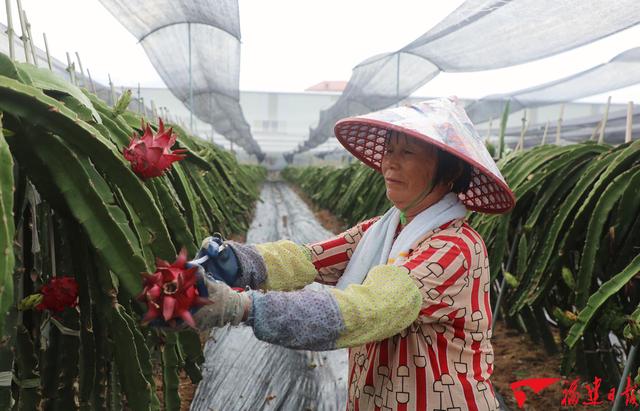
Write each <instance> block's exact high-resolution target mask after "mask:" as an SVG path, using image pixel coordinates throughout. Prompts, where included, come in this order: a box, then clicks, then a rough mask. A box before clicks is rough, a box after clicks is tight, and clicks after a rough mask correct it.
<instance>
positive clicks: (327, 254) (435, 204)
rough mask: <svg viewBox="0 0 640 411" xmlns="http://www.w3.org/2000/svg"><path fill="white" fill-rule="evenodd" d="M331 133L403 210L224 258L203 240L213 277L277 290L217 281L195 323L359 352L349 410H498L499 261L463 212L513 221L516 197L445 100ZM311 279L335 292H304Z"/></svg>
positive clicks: (359, 120) (231, 246)
mask: <svg viewBox="0 0 640 411" xmlns="http://www.w3.org/2000/svg"><path fill="white" fill-rule="evenodd" d="M335 135H336V137H337V138H338V140H340V142H341V143H342V144H343V145H344V146H345V147H346V148H347V149H348V150H349V151H350V152H351V153H353V154H354V155H355V156H356V157H357V158H358V159H360V160H361V161H363V162H364V163H365V164H366V165H368V166H369V167H372V168H374V169H375V170H376V171H379V172H381V173H382V174H383V176H384V181H385V185H386V190H387V197H388V198H389V199H390V200H391V202H392V203H393V204H394V207H392V208H391V209H390V210H389V211H388V212H386V213H385V214H384V215H383V216H381V217H376V218H373V219H371V220H368V221H364V222H361V223H360V224H358V225H356V226H355V227H353V228H351V229H349V230H347V231H345V232H344V233H342V234H340V235H338V236H336V237H334V238H331V239H328V240H326V241H323V242H320V243H317V244H310V245H298V244H295V243H293V242H291V241H287V240H283V241H278V242H274V243H265V244H256V245H244V244H239V243H235V242H227V243H226V245H227V246H228V247H227V248H226V250H227V251H222V252H220V253H219V250H218V244H216V243H215V242H213V241H212V240H211V239H210V238H209V239H206V240H205V242H204V243H203V250H202V251H201V254H202V253H207V252H208V253H209V254H210V255H211V257H212V258H211V259H210V261H209V262H207V263H205V266H204V268H205V269H206V271H208V272H209V273H213V274H215V276H216V277H218V278H222V279H224V280H225V281H226V282H227V283H228V284H229V285H232V286H236V287H238V286H239V287H246V286H249V287H250V288H252V289H254V290H257V289H260V290H268V291H266V292H264V291H247V292H242V293H238V292H236V291H233V290H231V289H230V288H229V287H228V286H227V285H226V284H224V283H223V282H214V281H207V287H208V290H209V293H210V296H209V298H210V299H211V300H213V301H214V303H213V304H212V305H208V306H205V307H203V308H202V309H200V310H199V311H198V312H197V313H196V314H195V316H194V318H195V320H196V324H197V325H198V327H199V328H201V329H207V328H210V327H217V326H222V325H224V324H227V323H231V324H234V325H235V324H239V323H241V322H244V323H245V324H247V325H249V326H251V327H253V330H254V333H255V335H256V337H258V338H259V339H261V340H263V341H267V342H270V343H273V344H279V345H282V346H286V347H290V348H296V349H306V350H330V349H336V348H342V347H349V348H350V350H349V375H348V389H349V393H348V404H347V409H348V410H378V409H380V410H382V409H389V410H496V409H498V403H497V401H496V399H495V396H494V392H493V387H492V385H491V382H490V376H491V374H492V372H493V350H492V347H491V343H490V338H491V328H490V327H491V307H490V305H489V289H490V284H489V262H488V258H487V251H486V248H485V245H484V242H483V240H482V238H481V237H480V236H479V235H478V233H477V232H475V231H474V230H473V229H472V228H471V227H470V226H469V225H467V223H466V222H465V214H466V211H467V209H470V210H476V211H483V212H489V213H500V212H506V211H508V210H510V209H511V208H512V207H513V205H514V197H513V194H512V193H511V191H510V190H509V188H508V187H507V185H506V183H505V182H504V179H503V178H502V176H501V175H500V172H499V171H498V169H497V167H496V165H495V163H494V162H493V160H492V159H491V156H490V155H489V153H488V152H487V151H486V149H485V147H484V145H483V144H482V142H481V141H480V139H479V137H478V134H477V132H476V131H475V130H474V128H473V125H472V124H471V122H470V121H469V119H468V117H467V116H466V114H465V112H464V110H463V109H462V108H461V107H459V106H458V105H457V101H456V100H455V99H451V98H444V99H437V100H429V101H426V102H422V103H419V104H415V105H412V106H408V107H398V108H393V109H388V110H382V111H379V112H375V113H371V114H369V115H365V116H360V117H354V118H349V119H345V120H341V121H339V122H338V123H337V124H336V126H335ZM224 249H225V246H223V247H222V248H221V250H224ZM207 250H208V251H207ZM229 250H232V252H230V251H229ZM225 258H226V259H228V260H227V261H226V262H225V263H224V264H223V263H222V260H223V259H225ZM230 262H232V263H233V262H235V263H237V266H238V267H239V268H236V267H235V266H234V264H230ZM313 281H318V282H321V283H324V284H329V285H335V288H330V289H326V290H322V291H312V290H306V289H305V290H300V289H301V288H302V287H304V286H305V285H307V284H309V283H311V282H313ZM276 290H277V291H276ZM293 290H296V291H293Z"/></svg>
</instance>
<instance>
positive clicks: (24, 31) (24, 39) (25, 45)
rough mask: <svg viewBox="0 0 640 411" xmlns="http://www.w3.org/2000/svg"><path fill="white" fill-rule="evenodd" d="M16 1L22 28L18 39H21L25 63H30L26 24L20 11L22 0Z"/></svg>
mask: <svg viewBox="0 0 640 411" xmlns="http://www.w3.org/2000/svg"><path fill="white" fill-rule="evenodd" d="M17 1H18V18H19V19H20V29H21V30H22V36H20V39H21V40H22V47H23V48H24V59H25V61H26V62H27V63H31V56H30V54H29V41H28V38H27V37H28V36H27V25H26V24H25V21H24V13H23V12H22V1H21V0H17Z"/></svg>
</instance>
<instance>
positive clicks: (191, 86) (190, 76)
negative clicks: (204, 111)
mask: <svg viewBox="0 0 640 411" xmlns="http://www.w3.org/2000/svg"><path fill="white" fill-rule="evenodd" d="M187 27H188V30H189V118H190V120H189V124H190V128H191V132H192V133H193V63H192V57H191V23H189V24H188V25H187Z"/></svg>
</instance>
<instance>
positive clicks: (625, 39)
mask: <svg viewBox="0 0 640 411" xmlns="http://www.w3.org/2000/svg"><path fill="white" fill-rule="evenodd" d="M462 2H463V1H462V0H447V1H436V0H421V1H418V0H397V1H379V0H378V1H376V0H368V1H365V0H340V1H339V0H322V1H318V0H314V1H303V0H269V1H265V0H240V22H241V30H242V58H241V71H240V89H241V90H260V91H303V90H304V89H305V88H307V87H309V86H311V85H313V84H316V83H318V82H320V81H323V80H348V79H349V77H350V75H351V69H352V68H353V67H354V66H355V65H356V64H358V63H359V62H361V61H362V60H364V59H366V58H368V57H370V56H372V55H374V54H379V53H383V52H388V51H394V50H397V49H399V48H401V47H402V46H404V45H406V44H407V43H409V42H410V41H412V40H414V39H415V38H416V37H418V36H419V35H421V34H422V33H424V32H426V31H427V30H429V29H430V28H431V27H432V26H433V25H435V24H436V23H437V22H438V21H440V20H442V19H443V18H444V17H445V16H446V15H447V14H449V13H450V12H451V11H453V10H454V9H455V8H456V7H457V6H459V5H460V4H461V3H462ZM12 3H13V5H14V8H15V2H13V1H12ZM22 4H23V7H24V8H25V10H26V12H27V14H28V17H29V20H30V22H31V24H32V32H33V35H34V38H35V42H36V44H37V45H38V46H40V47H42V48H44V42H43V40H42V33H43V32H46V33H47V38H48V42H49V47H50V50H51V52H52V54H53V55H54V56H55V57H56V58H58V59H60V60H61V61H66V56H65V52H72V54H73V53H74V52H76V51H77V52H78V53H79V54H80V57H81V59H82V63H83V66H84V67H88V68H89V69H90V70H91V74H92V76H93V77H94V78H96V79H98V80H100V81H102V82H105V83H106V79H107V74H108V73H110V74H111V77H112V79H113V80H114V83H115V84H116V85H119V86H133V85H136V84H137V83H138V82H140V84H141V85H142V86H159V87H162V86H164V83H163V82H162V80H161V79H160V77H159V76H158V74H157V73H156V71H155V69H154V68H153V66H152V65H151V63H150V62H149V60H148V59H147V57H146V54H145V52H144V50H143V49H142V47H141V46H140V45H139V44H137V41H136V39H135V38H134V37H133V36H132V35H131V34H130V33H129V32H128V31H127V30H126V29H124V27H122V26H121V25H120V23H119V22H118V21H116V20H115V18H114V17H113V16H112V15H111V14H110V13H109V12H108V11H107V10H106V9H105V8H104V7H103V6H102V5H101V4H100V2H99V1H98V0H56V1H52V0H22ZM0 9H1V10H0V19H1V21H2V22H5V23H6V11H5V9H4V7H0ZM141 12H144V10H141ZM14 14H15V10H14ZM15 16H16V17H14V24H16V23H15V22H17V21H18V20H17V14H15ZM637 46H640V27H634V28H632V29H629V30H626V31H623V32H620V33H617V34H615V35H613V36H610V37H608V38H606V39H603V40H600V41H598V42H595V43H592V44H590V45H587V46H583V47H580V48H578V49H575V50H573V51H570V52H566V53H562V54H560V55H557V56H554V57H550V58H547V59H544V60H538V61H536V62H532V63H527V64H523V65H519V66H512V67H510V68H505V69H500V70H491V71H484V72H476V73H455V74H449V73H441V74H439V75H438V76H437V77H436V78H435V79H434V80H432V81H430V82H429V83H427V84H426V85H425V86H424V87H423V88H422V89H420V90H418V91H417V92H416V93H415V94H416V95H419V96H438V95H450V94H455V95H458V96H459V97H462V98H479V97H483V96H485V95H488V94H494V93H502V92H509V91H513V90H517V89H521V88H525V87H529V86H533V85H536V84H540V83H543V82H546V81H550V80H554V79H557V78H560V77H563V76H566V75H570V74H573V73H576V72H578V71H581V70H584V69H587V68H590V67H592V66H595V65H597V64H600V63H604V62H606V61H608V60H609V59H611V58H612V57H614V56H615V55H616V54H618V53H620V52H622V51H624V50H627V49H629V48H632V47H637ZM170 52H171V51H170V50H167V57H168V58H170ZM608 94H611V95H612V97H613V101H614V102H621V103H622V102H626V101H628V100H632V99H634V98H635V99H636V100H638V97H639V96H640V86H633V87H628V88H626V89H622V90H619V91H616V92H612V93H608ZM608 94H605V95H600V96H595V97H592V98H588V99H585V101H606V97H607V95H608Z"/></svg>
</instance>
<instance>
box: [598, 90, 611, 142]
mask: <svg viewBox="0 0 640 411" xmlns="http://www.w3.org/2000/svg"><path fill="white" fill-rule="evenodd" d="M610 106H611V96H609V98H607V105H606V106H604V115H603V117H602V124H601V126H600V136H599V137H598V144H604V129H605V128H607V120H608V119H609V107H610Z"/></svg>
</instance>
